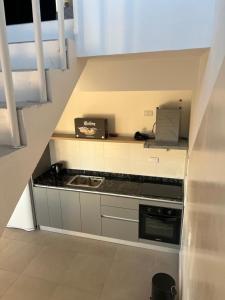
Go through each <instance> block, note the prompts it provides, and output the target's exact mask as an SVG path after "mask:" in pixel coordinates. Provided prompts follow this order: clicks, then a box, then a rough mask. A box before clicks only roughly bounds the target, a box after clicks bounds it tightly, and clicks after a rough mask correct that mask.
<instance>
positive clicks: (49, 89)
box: [0, 0, 86, 228]
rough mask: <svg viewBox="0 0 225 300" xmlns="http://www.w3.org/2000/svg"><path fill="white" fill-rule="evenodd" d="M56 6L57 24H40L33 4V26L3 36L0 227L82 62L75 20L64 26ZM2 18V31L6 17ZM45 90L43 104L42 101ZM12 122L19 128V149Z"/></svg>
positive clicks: (14, 28)
mask: <svg viewBox="0 0 225 300" xmlns="http://www.w3.org/2000/svg"><path fill="white" fill-rule="evenodd" d="M57 2H58V7H59V8H58V20H56V21H50V22H42V23H40V16H39V1H36V0H33V1H32V3H33V5H34V11H33V14H34V24H22V25H12V26H7V28H6V27H5V30H4V28H3V30H2V31H1V41H4V42H5V45H4V46H3V47H4V48H2V49H4V51H3V52H5V53H3V55H2V57H5V58H6V60H7V63H6V64H5V61H4V65H3V64H2V63H1V65H0V71H1V72H0V166H1V167H0V190H1V196H0V228H1V227H4V226H5V225H6V224H7V222H8V220H9V218H10V216H11V214H12V212H13V210H14V208H15V206H16V204H17V202H18V200H19V198H20V196H21V194H22V192H23V190H24V188H25V186H26V185H27V182H28V181H29V179H30V176H31V174H32V172H33V170H34V168H35V166H36V164H37V162H38V160H39V158H40V156H41V154H42V152H43V151H44V149H45V147H46V145H47V143H48V141H49V138H50V136H51V135H52V132H53V130H54V128H55V126H56V124H57V122H58V120H59V118H60V116H61V114H62V111H63V109H64V107H65V105H66V103H67V101H68V100H69V98H70V95H71V93H72V91H73V90H74V87H75V85H76V82H77V80H78V78H79V76H80V74H81V72H82V70H83V68H84V66H85V63H86V59H82V58H81V59H79V58H77V55H76V47H75V39H74V33H73V26H74V24H73V20H65V21H64V15H63V2H62V1H61V2H60V1H58V0H57ZM0 5H1V7H3V6H2V5H3V1H2V0H0ZM2 13H3V12H2ZM0 17H2V18H3V20H1V21H2V22H1V24H3V27H4V26H5V25H4V15H2V14H1V15H0ZM6 33H7V35H6ZM7 42H8V43H9V44H8V46H7V44H6V43H7ZM8 58H9V59H8ZM10 81H11V84H9V83H10ZM9 87H13V88H11V89H10V88H9ZM7 88H8V90H7ZM45 88H46V93H47V99H43V97H42V96H43V89H45ZM12 90H13V91H12ZM9 94H10V96H9ZM14 101H15V102H14ZM9 106H10V107H11V108H9ZM13 111H14V113H12V112H13ZM13 117H14V120H13ZM12 121H14V122H15V123H16V124H17V126H18V129H19V130H18V131H19V139H20V145H18V146H17V147H14V146H13V142H12V141H13V125H12ZM12 185H13V189H12V188H11V187H12Z"/></svg>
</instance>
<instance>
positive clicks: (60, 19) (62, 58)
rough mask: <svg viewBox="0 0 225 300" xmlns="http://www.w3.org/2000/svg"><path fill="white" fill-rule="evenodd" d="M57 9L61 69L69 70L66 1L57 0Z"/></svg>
mask: <svg viewBox="0 0 225 300" xmlns="http://www.w3.org/2000/svg"><path fill="white" fill-rule="evenodd" d="M56 7H57V12H58V31H59V51H60V61H61V68H62V69H63V70H65V69H66V68H67V58H66V40H65V23H64V1H63V0H56Z"/></svg>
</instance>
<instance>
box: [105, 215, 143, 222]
mask: <svg viewBox="0 0 225 300" xmlns="http://www.w3.org/2000/svg"><path fill="white" fill-rule="evenodd" d="M101 217H102V218H106V219H113V220H120V221H127V222H133V223H139V221H138V220H133V219H126V218H120V217H114V216H107V215H101Z"/></svg>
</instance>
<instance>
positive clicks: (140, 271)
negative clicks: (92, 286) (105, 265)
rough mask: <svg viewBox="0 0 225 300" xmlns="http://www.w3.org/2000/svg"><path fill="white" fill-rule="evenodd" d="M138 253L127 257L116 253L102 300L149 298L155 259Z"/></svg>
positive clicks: (143, 299)
mask: <svg viewBox="0 0 225 300" xmlns="http://www.w3.org/2000/svg"><path fill="white" fill-rule="evenodd" d="M148 259H149V260H146V256H143V257H141V256H140V255H139V256H138V255H137V254H136V255H134V256H133V258H132V257H131V255H128V257H127V258H126V257H125V256H124V253H123V255H122V256H121V257H120V255H116V258H115V260H114V262H113V265H112V267H111V270H110V273H109V276H108V277H107V279H106V282H105V285H104V289H103V292H102V295H101V300H104V299H108V300H128V299H129V300H136V299H137V300H139V299H142V300H145V299H146V300H147V299H149V296H150V283H151V268H150V266H154V264H155V261H154V259H152V258H151V257H150V256H148Z"/></svg>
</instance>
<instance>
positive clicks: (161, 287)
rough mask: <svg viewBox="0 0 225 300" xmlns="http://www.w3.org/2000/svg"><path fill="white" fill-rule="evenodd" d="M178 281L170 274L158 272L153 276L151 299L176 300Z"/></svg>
mask: <svg viewBox="0 0 225 300" xmlns="http://www.w3.org/2000/svg"><path fill="white" fill-rule="evenodd" d="M176 294H177V291H176V282H175V280H174V279H173V278H172V277H171V276H170V275H168V274H165V273H157V274H155V275H154V276H153V277H152V296H151V298H150V299H151V300H175V298H176Z"/></svg>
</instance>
